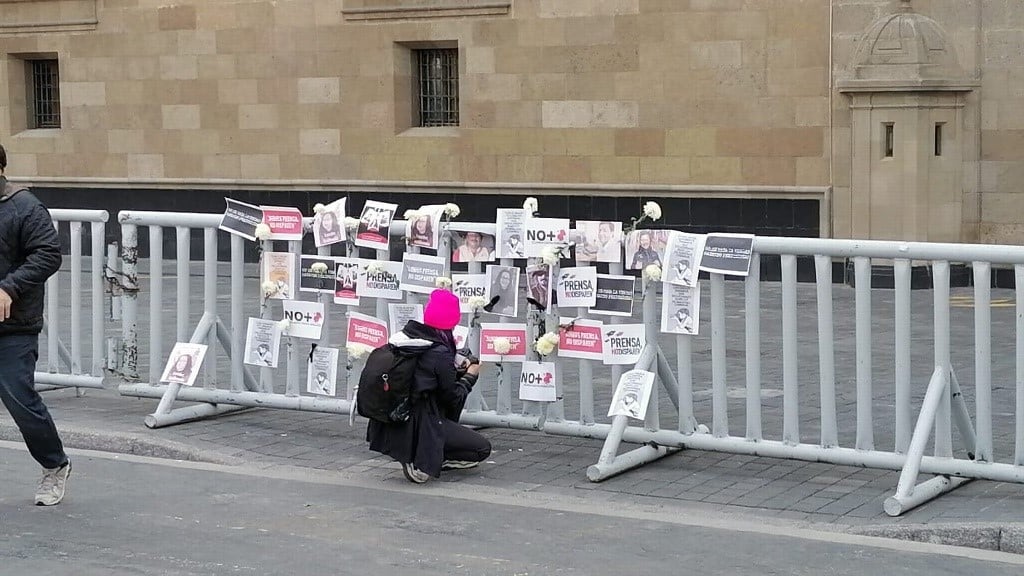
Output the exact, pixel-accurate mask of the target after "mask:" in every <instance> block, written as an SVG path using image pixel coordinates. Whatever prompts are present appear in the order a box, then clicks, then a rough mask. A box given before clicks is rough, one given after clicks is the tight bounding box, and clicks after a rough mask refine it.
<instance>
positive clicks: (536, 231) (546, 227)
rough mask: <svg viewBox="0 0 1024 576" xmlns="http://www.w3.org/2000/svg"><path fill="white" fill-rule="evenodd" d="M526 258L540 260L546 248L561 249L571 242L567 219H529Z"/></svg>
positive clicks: (526, 230)
mask: <svg viewBox="0 0 1024 576" xmlns="http://www.w3.org/2000/svg"><path fill="white" fill-rule="evenodd" d="M524 229H525V232H526V257H527V258H540V257H541V256H543V255H544V249H545V248H556V249H557V248H561V247H562V246H564V245H566V244H567V243H568V242H569V220H568V219H567V218H527V219H526V224H525V226H524Z"/></svg>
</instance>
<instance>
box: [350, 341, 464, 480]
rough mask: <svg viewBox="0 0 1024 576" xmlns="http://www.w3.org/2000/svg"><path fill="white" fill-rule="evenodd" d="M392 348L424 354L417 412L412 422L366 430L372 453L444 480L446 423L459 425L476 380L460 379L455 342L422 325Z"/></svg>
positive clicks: (416, 388) (418, 374)
mask: <svg viewBox="0 0 1024 576" xmlns="http://www.w3.org/2000/svg"><path fill="white" fill-rule="evenodd" d="M391 343H392V344H394V345H396V346H400V347H402V348H407V349H417V350H423V355H422V356H420V358H419V362H418V364H417V365H416V372H415V375H414V381H413V395H412V398H413V407H412V414H411V417H410V418H409V420H407V421H406V422H402V423H400V424H383V423H381V422H377V421H375V420H371V421H370V423H369V425H368V427H367V428H366V440H367V441H368V442H369V443H370V450H373V451H375V452H380V453H381V454H385V455H388V456H391V457H392V458H394V459H395V460H397V461H399V462H401V463H403V464H408V463H410V462H412V463H413V464H414V465H415V466H416V469H417V470H420V471H422V472H426V473H427V474H430V475H431V476H433V477H435V478H436V477H438V476H440V475H441V464H442V463H443V461H444V442H445V437H444V428H443V426H442V422H443V419H444V418H447V419H449V420H453V421H455V422H458V420H459V417H460V416H461V414H462V408H463V407H464V406H465V404H466V397H467V396H469V392H470V391H471V390H472V389H473V385H474V384H476V379H477V377H476V376H472V375H468V374H466V375H463V376H462V377H461V378H460V377H458V375H457V374H456V370H455V339H454V338H453V337H452V335H451V332H444V331H441V330H437V329H434V328H430V327H429V326H424V325H423V324H421V323H419V322H415V321H412V322H409V324H407V325H406V327H405V328H404V329H403V330H402V331H401V332H399V333H398V334H396V335H395V336H394V337H393V338H392V339H391Z"/></svg>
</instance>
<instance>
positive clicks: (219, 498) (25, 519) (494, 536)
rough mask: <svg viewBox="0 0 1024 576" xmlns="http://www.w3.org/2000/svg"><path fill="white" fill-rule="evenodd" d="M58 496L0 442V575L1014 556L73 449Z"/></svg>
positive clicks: (559, 568) (439, 570)
mask: <svg viewBox="0 0 1024 576" xmlns="http://www.w3.org/2000/svg"><path fill="white" fill-rule="evenodd" d="M74 464H75V472H74V475H73V476H72V483H71V487H70V488H71V489H70V492H69V496H68V499H67V500H66V501H65V502H64V504H62V505H60V506H58V507H56V508H49V509H44V508H36V507H34V506H32V505H31V498H32V493H33V490H34V485H35V481H36V480H37V468H36V466H35V464H34V462H32V461H31V459H30V458H29V456H28V454H27V453H26V452H24V451H23V450H21V449H20V448H16V447H15V445H13V444H9V443H0V477H2V478H4V481H3V484H2V488H0V575H11V576H22V575H27V574H54V575H63V574H68V575H72V574H73V575H75V576H92V575H97V576H98V575H103V576H109V575H133V576H138V575H161V576H178V575H197V576H198V575H203V576H209V575H216V576H219V575H228V574H253V575H263V574H275V575H276V574H281V575H305V574H313V575H319V574H332V575H335V574H344V575H347V574H359V575H366V574H371V575H377V574H380V575H390V574H423V575H435V574H436V575H442V574H444V575H448V574H453V575H473V576H480V575H492V574H493V575H524V576H525V575H548V574H567V575H572V574H579V575H603V574H680V573H686V574H701V575H702V576H707V575H712V574H728V575H758V576H761V575H766V574H787V575H789V574H792V575H811V574H814V575H817V574H834V575H846V574H849V575H864V574H887V575H897V574H928V575H930V576H936V575H942V574H950V575H952V574H956V575H962V574H985V575H989V574H1020V573H1022V571H1024V557H1020V556H1013V555H1008V554H1002V553H994V552H986V551H981V550H971V549H959V548H950V547H944V546H936V545H930V544H919V543H911V542H902V541H890V540H881V539H875V538H867V537H861V536H851V535H847V534H839V533H830V532H817V531H815V530H813V529H809V528H808V527H807V526H800V525H786V524H784V523H782V521H780V522H779V523H777V524H776V523H771V524H770V525H769V524H768V523H766V522H765V521H764V520H763V519H762V520H759V521H751V520H745V519H742V518H731V517H712V516H708V515H707V514H706V513H704V512H702V511H700V510H699V509H695V510H694V511H693V512H692V513H679V512H678V511H674V512H672V513H671V514H667V513H659V511H658V510H657V509H650V508H642V507H640V506H639V505H636V506H634V505H632V504H631V503H629V502H628V501H622V502H616V503H609V502H594V501H589V500H588V498H589V496H588V495H586V494H583V495H581V496H580V497H579V498H566V497H561V498H560V499H553V498H554V497H553V496H550V495H548V496H543V495H537V496H536V497H532V496H530V495H528V494H527V495H524V494H523V493H522V492H517V493H512V492H511V491H509V492H507V493H503V492H501V491H500V490H497V489H488V490H486V491H484V490H475V489H473V488H472V487H466V486H463V485H461V484H459V483H455V484H452V483H433V484H427V485H425V486H412V485H409V484H406V483H404V482H401V481H398V480H396V481H394V482H384V483H382V484H369V483H367V481H365V480H359V479H358V478H354V477H346V476H344V475H342V474H340V473H330V472H310V471H305V472H301V471H298V470H295V469H281V468H274V469H264V470H260V469H257V468H235V467H223V466H217V465H210V464H195V463H181V462H169V461H159V460H151V459H145V458H137V457H125V456H114V455H106V454H101V453H75V454H74Z"/></svg>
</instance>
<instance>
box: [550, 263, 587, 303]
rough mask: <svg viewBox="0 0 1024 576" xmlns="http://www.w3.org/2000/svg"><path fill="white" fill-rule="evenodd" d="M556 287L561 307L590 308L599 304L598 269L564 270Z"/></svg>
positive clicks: (559, 274) (583, 267) (560, 273)
mask: <svg viewBox="0 0 1024 576" xmlns="http://www.w3.org/2000/svg"><path fill="white" fill-rule="evenodd" d="M556 287H557V290H558V305H559V306H560V307H563V308H573V307H575V308H590V307H592V306H594V304H596V303H597V268H596V267H594V266H580V267H577V268H562V270H561V272H559V273H558V282H557V284H556Z"/></svg>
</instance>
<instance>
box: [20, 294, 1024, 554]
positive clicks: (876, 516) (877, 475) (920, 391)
mask: <svg viewBox="0 0 1024 576" xmlns="http://www.w3.org/2000/svg"><path fill="white" fill-rule="evenodd" d="M198 281H199V280H198V279H195V278H194V279H193V283H194V284H195V285H196V290H195V292H194V293H195V294H200V293H201V289H199V287H198V284H197V282H198ZM224 281H226V279H222V282H224ZM246 289H247V290H248V291H250V292H253V293H254V292H255V290H256V289H257V286H255V284H254V283H253V282H247V284H246ZM146 292H147V290H146V287H145V286H144V287H143V292H142V295H141V296H140V302H139V310H140V334H146V333H147V330H148V319H147V313H146V312H145V311H148V309H149V308H148V305H149V304H148V301H147V299H146ZM704 292H705V293H704V296H703V298H704V299H705V306H709V302H710V296H709V294H708V287H707V286H705V287H704ZM798 292H799V294H798V301H799V307H800V313H799V319H798V324H799V342H800V349H799V355H798V356H799V365H800V376H799V377H800V385H801V389H800V392H801V396H800V431H801V438H802V440H803V441H805V442H816V440H817V434H818V426H819V424H818V411H819V403H818V357H817V354H818V349H817V343H816V342H817V340H816V337H817V334H816V331H817V323H816V322H817V321H816V312H815V296H814V286H813V285H800V286H799V290H798ZM165 294H166V295H171V294H173V280H168V283H167V285H166V286H165ZM253 295H254V294H253ZM954 295H955V296H957V297H958V298H959V299H958V300H957V301H956V304H955V305H954V307H953V308H952V327H953V338H952V340H953V356H954V358H953V365H954V368H955V370H956V371H957V375H958V377H959V380H960V384H961V386H962V388H963V391H964V395H965V399H966V400H967V402H968V406H969V407H970V409H971V410H972V411H973V405H974V402H973V395H974V382H973V376H974V355H973V338H974V334H973V327H974V322H973V308H971V307H970V302H969V300H967V299H964V298H965V297H967V296H969V295H970V290H965V289H955V290H954ZM1012 297H1013V294H1012V292H1010V291H998V290H997V291H994V293H993V299H994V300H995V301H997V302H999V303H1000V305H999V306H997V307H994V308H993V309H992V325H993V369H992V374H993V406H994V407H995V409H994V412H995V414H994V421H993V429H994V430H995V438H994V444H995V450H996V455H997V457H998V458H999V460H1000V461H1007V459H1008V458H1011V457H1012V453H1013V440H1014V439H1013V427H1014V420H1013V414H1012V411H1013V405H1014V382H1015V374H1014V360H1013V358H1014V356H1013V352H1012V351H1013V345H1014V336H1013V330H1014V321H1015V315H1014V309H1013V308H1012V307H1008V306H1005V303H1006V302H1007V301H1008V299H1011V298H1012ZM255 300H256V299H255V298H252V299H247V300H246V301H247V304H246V314H254V313H255V310H254V309H252V308H253V306H254V304H253V302H255ZM834 301H835V302H834V310H835V342H836V375H837V382H836V396H837V410H838V416H839V427H840V443H841V444H842V445H844V446H851V445H852V444H853V435H854V432H855V429H856V382H855V365H856V357H855V355H854V353H853V349H854V340H855V334H854V330H853V308H854V306H853V290H852V289H850V288H848V287H844V286H835V289H834ZM226 304H227V299H226V298H223V302H222V309H221V313H222V315H224V316H223V317H224V318H225V319H229V318H228V316H227V315H226V313H227V310H226V307H227V306H226ZM65 305H66V304H65ZM174 306H175V302H174V299H173V298H167V299H166V302H165V303H164V305H163V307H162V308H163V310H164V316H165V318H167V319H172V318H173V317H174ZM912 307H913V318H912V326H913V329H912V330H913V350H912V352H913V370H914V373H913V378H914V383H913V397H914V405H913V410H914V417H915V418H916V416H917V411H918V409H919V406H920V401H921V398H922V397H923V395H924V389H925V386H926V383H927V379H928V376H929V375H930V373H931V367H930V366H931V363H932V351H931V344H932V342H931V340H932V335H931V333H932V326H931V325H932V321H931V315H932V308H931V292H930V291H921V292H915V293H914V296H913V303H912ZM198 308H199V307H198V305H197V303H195V302H194V303H193V307H192V317H193V320H196V319H198V313H199V309H198ZM726 309H727V311H728V312H727V321H726V331H727V334H728V342H729V349H728V353H727V356H728V358H729V362H730V366H729V382H730V401H729V412H730V418H731V424H732V430H731V431H732V433H733V434H735V435H742V434H743V424H744V410H745V398H744V390H743V382H744V368H743V361H744V354H745V352H744V338H743V312H742V310H743V286H742V283H740V282H728V283H727V285H726ZM761 309H762V319H761V326H762V335H761V336H762V348H761V351H762V360H761V366H762V388H763V394H762V405H763V408H762V421H763V427H764V433H765V437H766V438H773V439H774V438H778V437H779V435H780V433H781V429H782V398H781V389H782V360H781V356H782V355H781V350H782V345H781V342H782V334H781V320H780V318H781V312H780V310H781V296H780V291H779V288H778V285H777V284H771V283H764V284H763V287H762V296H761ZM364 311H366V312H370V311H371V309H370V308H369V307H367V308H365V310H364ZM872 312H873V329H874V330H873V338H874V339H873V350H872V352H873V360H872V365H873V375H874V398H875V404H874V407H873V408H874V423H875V430H874V434H875V444H876V446H877V447H878V448H879V449H892V444H893V435H894V431H893V428H894V391H893V385H892V381H893V366H894V359H893V344H892V341H893V319H892V318H893V294H892V292H891V291H884V290H876V291H874V293H873V302H872ZM340 316H341V315H340V313H339V314H337V315H336V318H338V319H339V320H340ZM707 318H708V316H707V313H706V312H705V314H704V315H703V318H702V326H701V330H702V331H703V332H702V334H701V336H699V337H697V338H695V339H694V342H693V352H694V355H693V370H694V383H695V384H694V389H695V397H694V402H695V412H696V416H697V418H698V420H699V421H700V422H702V423H706V424H708V425H710V424H711V399H710V382H711V374H710V364H711V362H710V356H711V353H710V338H709V333H710V326H709V323H708V322H707ZM83 322H86V323H87V322H88V318H84V319H83ZM340 324H342V322H340V321H334V326H333V329H332V331H331V332H332V335H333V336H332V337H333V338H334V342H341V338H340V326H339V325H340ZM86 325H88V324H86ZM117 328H118V326H115V325H112V326H111V330H110V333H109V334H108V335H115V334H116V333H117ZM164 333H165V336H164V344H165V346H166V347H167V348H168V350H169V348H170V345H171V343H172V342H173V340H174V334H173V321H165V326H164ZM140 345H141V349H140V352H141V353H140V357H141V359H140V365H141V366H146V363H147V362H148V355H147V354H146V351H147V350H148V341H147V340H143V341H142V342H140ZM662 345H663V346H664V347H665V351H666V353H667V354H668V355H669V357H670V362H672V363H673V364H674V363H675V362H676V357H675V355H676V350H675V346H674V345H672V340H671V339H669V338H666V339H665V340H664V341H663V342H662ZM83 347H84V349H86V350H88V343H87V342H86V343H83ZM575 364H576V363H575V362H569V363H567V364H566V366H565V381H566V382H567V383H569V384H568V385H567V386H566V393H565V406H566V413H567V414H566V416H567V417H568V418H570V419H575V418H577V416H578V405H579V401H578V395H577V394H576V390H575V386H574V385H572V384H571V383H572V382H576V381H578V374H577V372H576V368H575ZM226 368H227V362H226V360H225V358H224V355H223V354H220V355H219V372H220V375H221V378H222V381H226V378H224V377H225V376H226ZM146 374H147V371H146V370H145V368H143V377H144V378H145V377H146ZM278 375H279V382H282V381H283V375H284V371H283V370H281V371H279V372H278ZM594 382H595V406H596V411H597V412H598V414H599V416H600V415H602V414H603V412H602V411H603V409H604V408H603V407H606V406H607V405H608V403H609V401H610V396H611V383H610V378H609V375H608V371H607V369H605V368H603V367H598V368H596V369H595V374H594ZM483 387H484V389H485V392H486V395H487V398H488V402H489V403H491V405H493V382H488V383H485V384H484V385H483ZM339 388H341V386H340V383H339ZM279 390H280V388H279ZM46 397H47V399H48V403H49V405H50V406H51V408H52V410H53V411H54V413H55V416H56V419H57V421H58V425H59V426H60V427H61V428H62V429H63V430H66V431H67V432H68V433H72V432H74V433H75V434H73V435H72V437H73V438H74V439H76V440H75V441H80V443H79V446H82V447H90V448H91V447H97V443H99V445H100V446H104V447H106V449H123V450H126V451H135V452H142V453H156V454H160V455H167V456H174V457H184V458H202V459H215V460H221V461H244V462H249V463H267V464H287V465H295V466H303V467H309V468H317V469H324V470H345V471H347V472H349V473H358V474H365V475H366V476H367V477H370V478H377V477H380V478H384V477H389V478H390V477H394V476H396V475H397V474H399V472H398V469H397V467H396V466H395V465H394V464H393V463H391V462H388V461H387V460H386V459H383V458H377V457H375V455H374V454H373V453H371V452H369V451H368V450H367V449H366V445H365V442H364V441H363V435H364V431H365V422H362V421H357V425H356V426H355V427H354V428H350V427H349V425H348V419H347V417H341V416H331V415H322V414H310V413H297V412H288V411H272V410H266V409H259V410H250V411H246V412H243V413H240V414H236V415H232V416H227V417H222V418H219V419H215V420H208V421H203V422H195V423H189V424H183V425H179V426H175V427H171V428H165V429H160V430H148V429H146V428H145V427H144V425H143V418H144V416H145V415H146V414H149V413H150V412H152V411H153V410H154V409H155V407H156V405H157V401H156V400H148V399H135V398H124V397H120V396H119V395H117V393H116V391H114V390H107V391H89V392H88V393H87V394H86V396H85V397H83V398H77V397H75V394H74V392H72V391H55V392H49V393H47V395H46ZM178 405H183V404H181V403H179V404H178ZM671 408H672V406H671V404H670V403H669V402H668V401H667V400H666V399H665V397H664V395H663V396H662V401H661V415H662V426H663V427H665V428H668V427H673V426H675V416H674V414H673V413H672V410H671ZM599 421H607V420H606V419H603V418H599ZM0 430H4V434H5V437H7V438H10V437H14V436H16V433H14V432H13V430H11V428H10V421H9V420H8V419H7V416H6V414H2V415H0ZM484 434H485V435H486V436H487V437H488V438H490V440H491V442H492V443H493V445H494V454H493V456H492V458H491V459H490V460H489V461H488V462H487V463H486V464H485V465H484V466H483V467H482V468H481V469H480V470H479V471H473V472H471V473H459V474H447V475H446V476H445V477H444V478H443V481H445V482H461V483H468V484H473V485H478V486H484V487H486V486H501V487H509V486H518V487H521V488H522V489H525V490H531V491H539V492H550V493H553V494H558V493H569V492H571V493H574V494H580V493H585V492H590V493H593V494H595V496H597V495H600V496H601V497H610V498H613V499H622V500H624V501H632V500H642V501H646V502H653V503H657V505H661V506H667V507H671V506H673V505H676V504H681V503H693V502H700V503H704V504H708V505H715V506H722V507H724V508H726V509H728V508H737V509H743V510H745V511H751V512H755V513H761V514H765V515H768V516H772V517H784V518H792V519H797V520H807V521H814V522H824V523H831V524H833V525H835V526H837V527H842V528H844V529H867V528H870V527H873V526H891V525H898V526H905V525H921V524H927V525H929V526H937V525H943V524H956V523H984V524H995V525H1000V524H1004V523H1012V522H1017V521H1019V520H1020V519H1021V518H1022V517H1024V486H1020V485H1011V484H1001V483H995V482H981V481H976V482H972V483H969V484H967V485H966V486H964V487H962V488H960V489H958V490H956V491H955V492H953V493H950V494H947V495H945V496H943V497H941V498H940V499H938V500H935V501H933V502H931V503H929V504H927V505H925V506H923V507H921V508H918V509H916V510H913V511H911V512H909V513H907V514H905V515H904V516H903V517H901V518H898V519H891V518H889V517H887V516H885V515H884V513H883V511H882V502H883V500H884V499H885V498H886V497H887V496H889V495H891V494H892V493H893V492H894V491H895V487H896V484H897V481H898V473H897V472H886V471H877V470H867V469H860V468H851V467H842V466H832V465H829V464H821V463H808V462H796V461H785V460H775V459H769V458H758V457H748V456H734V455H729V454H718V453H711V452H698V451H686V452H681V453H678V454H674V455H672V456H669V457H667V458H664V459H663V460H661V461H659V462H656V463H654V464H650V465H647V466H646V467H644V468H641V469H637V470H634V471H631V472H628V473H626V474H624V475H621V476H619V477H616V478H612V479H610V480H607V481H605V482H602V483H599V484H593V483H590V482H588V481H587V480H586V476H585V470H586V468H587V466H589V465H591V464H593V463H595V462H596V461H597V458H598V455H599V453H600V450H601V445H602V442H601V441H598V440H585V439H576V438H564V437H554V436H547V435H544V434H541V433H534V432H520V431H512V430H497V429H491V430H485V431H484ZM103 438H108V440H103ZM955 444H956V446H957V447H959V441H958V440H957V439H955ZM997 533H998V530H997ZM921 537H925V536H921ZM986 542H987V541H986ZM986 542H981V541H979V542H975V545H979V546H990V544H988V543H986Z"/></svg>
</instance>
